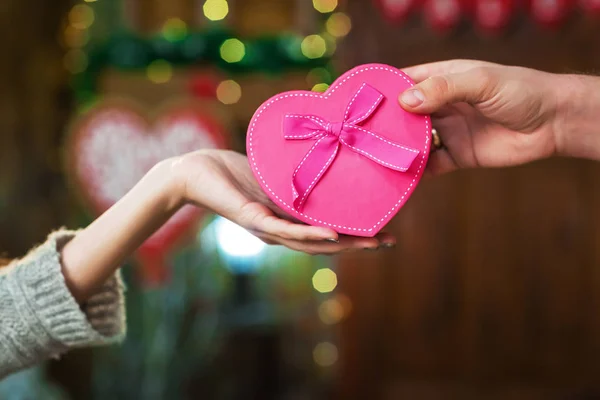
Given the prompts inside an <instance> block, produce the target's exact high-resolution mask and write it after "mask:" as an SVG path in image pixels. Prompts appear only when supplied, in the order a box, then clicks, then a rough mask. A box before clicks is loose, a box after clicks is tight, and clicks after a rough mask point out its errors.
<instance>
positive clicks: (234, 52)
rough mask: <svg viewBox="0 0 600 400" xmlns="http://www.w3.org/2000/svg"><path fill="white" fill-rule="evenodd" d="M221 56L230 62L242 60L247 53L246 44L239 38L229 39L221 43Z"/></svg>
mask: <svg viewBox="0 0 600 400" xmlns="http://www.w3.org/2000/svg"><path fill="white" fill-rule="evenodd" d="M220 52H221V58H222V59H223V60H225V61H227V62H228V63H236V62H240V61H242V59H243V58H244V56H245V55H246V46H244V43H242V42H241V41H240V40H238V39H227V40H226V41H224V42H223V44H222V45H221V51H220Z"/></svg>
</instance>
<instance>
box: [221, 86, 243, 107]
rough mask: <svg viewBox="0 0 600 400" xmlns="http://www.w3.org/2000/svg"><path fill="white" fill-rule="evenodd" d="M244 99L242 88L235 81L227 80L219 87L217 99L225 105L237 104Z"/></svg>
mask: <svg viewBox="0 0 600 400" xmlns="http://www.w3.org/2000/svg"><path fill="white" fill-rule="evenodd" d="M241 97H242V88H241V86H240V85H239V84H238V83H237V82H236V81H233V80H226V81H223V82H221V83H219V86H217V99H218V100H219V101H220V102H221V103H223V104H235V103H237V102H238V101H240V98H241Z"/></svg>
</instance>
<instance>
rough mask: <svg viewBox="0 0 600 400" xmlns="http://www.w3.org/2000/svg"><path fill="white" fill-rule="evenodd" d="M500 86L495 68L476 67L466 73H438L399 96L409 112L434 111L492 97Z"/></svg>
mask: <svg viewBox="0 0 600 400" xmlns="http://www.w3.org/2000/svg"><path fill="white" fill-rule="evenodd" d="M496 88H497V85H496V79H495V76H494V72H493V69H490V68H475V69H472V70H470V71H467V72H460V73H456V74H449V75H437V76H433V77H431V78H429V79H426V80H424V81H423V82H421V83H419V84H417V85H415V86H414V87H413V88H411V89H409V90H407V91H406V92H404V93H402V94H401V95H400V99H399V100H400V105H401V106H402V108H404V109H405V110H406V111H409V112H414V113H419V114H431V113H434V112H436V111H438V110H440V109H441V108H442V107H444V106H446V105H448V104H454V103H460V102H466V103H471V104H476V103H479V102H482V101H485V100H488V99H490V98H491V97H492V96H493V95H494V93H495V90H496Z"/></svg>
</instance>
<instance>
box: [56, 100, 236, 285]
mask: <svg viewBox="0 0 600 400" xmlns="http://www.w3.org/2000/svg"><path fill="white" fill-rule="evenodd" d="M226 137H227V136H226V133H225V130H224V128H223V127H222V126H221V125H220V124H219V123H217V122H216V121H215V120H213V119H212V118H210V117H209V116H207V115H206V114H205V113H204V112H203V111H202V109H201V108H200V106H199V105H197V104H195V103H191V102H190V103H180V104H173V105H171V106H169V107H165V108H163V109H162V110H161V111H160V112H157V113H156V114H155V117H150V116H149V114H147V113H145V112H144V111H142V108H141V107H139V106H136V105H135V104H133V103H130V102H125V101H122V100H114V101H111V100H107V101H104V102H102V103H100V104H97V105H96V106H95V107H94V108H93V109H91V110H89V111H88V112H87V113H85V114H84V115H82V116H81V117H79V118H77V119H76V120H75V121H74V122H73V124H72V128H71V130H70V134H69V137H68V142H67V146H66V157H67V171H68V174H69V177H70V181H71V182H72V183H73V184H74V185H75V187H76V190H77V192H78V194H79V195H80V197H81V198H82V200H83V201H84V203H85V205H86V206H87V207H88V208H89V209H90V211H91V212H93V213H94V214H95V215H96V216H98V215H100V214H102V213H103V212H104V211H106V210H107V209H108V208H109V207H111V206H112V205H113V204H115V203H116V202H117V201H118V200H119V199H120V198H121V197H123V196H124V195H125V194H126V193H127V192H128V191H129V190H131V189H132V188H133V186H134V185H135V184H136V183H137V182H138V181H139V180H140V179H141V178H142V177H143V176H144V175H145V174H146V173H147V172H148V171H149V170H150V169H151V168H152V167H153V166H154V165H155V164H156V163H158V162H159V161H161V160H164V159H167V158H170V157H174V156H178V155H182V154H185V153H188V152H192V151H195V150H200V149H213V148H225V147H226V142H227V141H226ZM202 216H203V212H202V210H200V209H197V208H195V207H192V206H185V207H183V208H182V209H181V210H180V211H178V212H177V213H176V214H175V215H174V216H173V217H172V218H171V219H170V220H169V221H168V222H167V223H166V224H165V225H163V226H162V227H161V228H160V229H159V230H158V231H157V232H156V233H154V234H153V235H152V236H151V237H150V238H149V239H147V240H146V241H145V242H144V244H143V245H142V246H141V247H140V248H139V249H138V251H137V254H136V256H137V259H138V261H139V262H140V264H141V266H142V268H141V272H142V274H141V276H142V279H143V281H144V282H145V283H147V284H157V283H160V282H162V281H164V279H166V277H167V276H168V268H167V264H168V263H167V262H166V259H167V257H168V255H169V253H171V252H172V251H173V250H175V249H176V247H177V245H179V244H180V243H182V241H183V239H185V237H186V236H187V235H188V234H190V233H191V232H193V229H194V228H195V227H196V226H197V224H198V223H199V221H200V219H201V218H202Z"/></svg>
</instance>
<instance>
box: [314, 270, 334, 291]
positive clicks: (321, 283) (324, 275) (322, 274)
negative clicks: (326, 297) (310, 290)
mask: <svg viewBox="0 0 600 400" xmlns="http://www.w3.org/2000/svg"><path fill="white" fill-rule="evenodd" d="M312 284H313V287H314V288H315V290H316V291H317V292H320V293H329V292H332V291H333V290H334V289H335V287H336V286H337V275H336V274H335V272H333V271H332V270H331V269H330V268H321V269H319V270H317V271H316V272H315V274H314V275H313V277H312Z"/></svg>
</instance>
